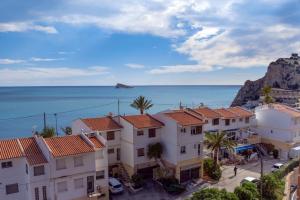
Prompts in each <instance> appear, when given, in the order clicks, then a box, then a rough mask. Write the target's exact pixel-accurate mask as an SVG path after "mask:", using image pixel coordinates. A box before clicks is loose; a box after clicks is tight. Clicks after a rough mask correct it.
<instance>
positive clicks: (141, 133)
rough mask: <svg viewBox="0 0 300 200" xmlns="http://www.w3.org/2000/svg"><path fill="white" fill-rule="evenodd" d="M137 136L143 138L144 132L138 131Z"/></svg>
mask: <svg viewBox="0 0 300 200" xmlns="http://www.w3.org/2000/svg"><path fill="white" fill-rule="evenodd" d="M136 134H137V136H141V135H144V131H142V130H140V131H137V133H136Z"/></svg>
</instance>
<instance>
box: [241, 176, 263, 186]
mask: <svg viewBox="0 0 300 200" xmlns="http://www.w3.org/2000/svg"><path fill="white" fill-rule="evenodd" d="M245 182H251V183H255V184H257V183H258V182H259V180H258V179H257V178H254V177H251V176H247V177H246V178H243V180H242V181H241V183H240V184H241V185H242V184H243V183H245Z"/></svg>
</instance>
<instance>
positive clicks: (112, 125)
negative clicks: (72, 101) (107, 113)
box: [81, 117, 122, 131]
mask: <svg viewBox="0 0 300 200" xmlns="http://www.w3.org/2000/svg"><path fill="white" fill-rule="evenodd" d="M81 120H82V121H83V122H84V123H85V124H86V125H87V126H88V127H89V128H90V129H91V130H93V131H108V130H115V129H121V128H122V126H121V125H120V124H118V123H117V122H116V121H114V120H113V119H112V118H111V117H99V118H86V119H81Z"/></svg>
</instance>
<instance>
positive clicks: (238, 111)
mask: <svg viewBox="0 0 300 200" xmlns="http://www.w3.org/2000/svg"><path fill="white" fill-rule="evenodd" d="M227 110H229V111H230V112H233V113H234V114H236V115H239V116H240V117H251V116H253V115H254V113H252V112H251V111H249V110H246V109H244V108H241V107H239V106H237V107H230V108H227Z"/></svg>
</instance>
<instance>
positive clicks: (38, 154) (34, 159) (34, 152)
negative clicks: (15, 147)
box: [19, 137, 47, 165]
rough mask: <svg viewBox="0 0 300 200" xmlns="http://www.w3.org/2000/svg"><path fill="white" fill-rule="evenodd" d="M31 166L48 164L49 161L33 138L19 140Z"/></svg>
mask: <svg viewBox="0 0 300 200" xmlns="http://www.w3.org/2000/svg"><path fill="white" fill-rule="evenodd" d="M19 141H20V143H21V146H22V147H23V150H24V154H25V157H26V159H27V161H28V163H29V165H38V164H42V163H47V160H46V158H45V156H44V154H43V153H42V151H41V149H40V148H39V146H38V144H37V142H36V141H35V139H34V138H33V137H31V138H21V139H19Z"/></svg>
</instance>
